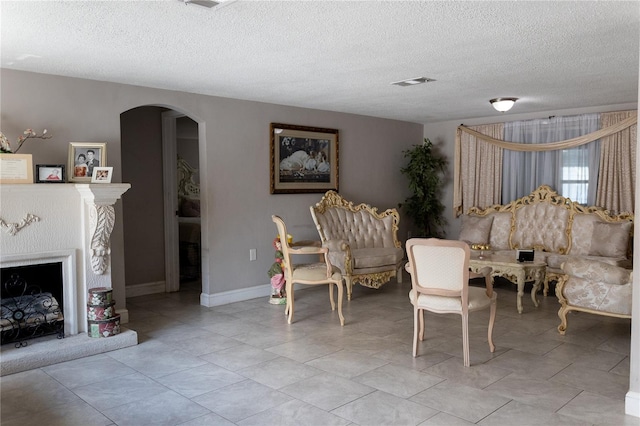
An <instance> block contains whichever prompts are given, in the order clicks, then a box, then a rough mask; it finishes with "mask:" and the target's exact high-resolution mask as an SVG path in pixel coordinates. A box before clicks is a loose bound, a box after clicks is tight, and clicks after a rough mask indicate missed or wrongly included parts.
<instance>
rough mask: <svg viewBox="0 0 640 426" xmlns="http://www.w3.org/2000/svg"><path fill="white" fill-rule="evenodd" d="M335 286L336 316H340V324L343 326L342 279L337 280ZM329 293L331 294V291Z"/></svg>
mask: <svg viewBox="0 0 640 426" xmlns="http://www.w3.org/2000/svg"><path fill="white" fill-rule="evenodd" d="M336 287H338V316H339V317H340V325H341V326H344V316H343V315H342V298H343V297H344V295H343V290H342V281H338V282H337V283H336ZM331 293H332V294H333V291H332V292H331Z"/></svg>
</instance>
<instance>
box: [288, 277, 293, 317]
mask: <svg viewBox="0 0 640 426" xmlns="http://www.w3.org/2000/svg"><path fill="white" fill-rule="evenodd" d="M293 300H294V299H293V285H291V286H289V289H288V290H287V305H288V306H289V320H288V323H289V324H291V323H292V322H293Z"/></svg>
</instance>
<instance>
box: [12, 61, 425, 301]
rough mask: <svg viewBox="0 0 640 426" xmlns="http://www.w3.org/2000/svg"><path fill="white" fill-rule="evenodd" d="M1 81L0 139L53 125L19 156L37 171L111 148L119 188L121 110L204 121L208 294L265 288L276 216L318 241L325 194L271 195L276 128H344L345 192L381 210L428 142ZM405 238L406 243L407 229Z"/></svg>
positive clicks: (392, 128) (339, 120)
mask: <svg viewBox="0 0 640 426" xmlns="http://www.w3.org/2000/svg"><path fill="white" fill-rule="evenodd" d="M0 73H1V74H0V76H1V82H0V85H1V86H0V90H1V91H2V99H1V105H0V106H1V111H2V114H1V117H0V120H1V122H0V126H1V127H0V128H1V129H2V131H3V132H4V133H5V134H7V135H8V136H9V137H10V138H12V137H13V135H15V137H17V136H18V135H19V134H20V132H22V131H23V130H24V129H25V128H26V127H33V128H35V129H41V128H45V127H46V128H47V129H49V132H50V133H51V134H52V135H53V136H54V137H53V138H52V139H50V140H48V141H37V140H36V141H29V142H30V143H27V144H26V145H25V148H24V149H23V150H22V151H24V153H31V154H33V156H34V164H54V163H61V164H62V163H66V160H67V148H68V143H69V142H71V141H84V142H107V144H108V145H107V151H108V153H107V164H108V165H110V166H113V167H114V179H113V181H114V182H120V181H122V160H121V136H120V115H121V114H122V113H123V112H125V111H129V110H130V109H132V108H136V107H139V106H144V105H153V106H162V107H168V108H171V109H174V110H177V111H180V112H184V113H185V114H187V115H188V116H190V117H191V118H192V119H194V120H195V121H197V122H198V123H199V131H200V137H201V140H203V141H204V142H205V143H204V144H202V145H201V146H200V167H199V168H200V178H201V189H202V191H203V206H202V210H203V215H204V217H203V235H206V236H207V238H206V240H204V241H203V242H202V244H203V247H202V249H203V253H204V255H205V257H206V261H205V264H204V265H203V269H204V270H205V274H206V275H205V277H204V278H203V281H204V282H203V291H204V293H206V294H215V293H220V292H227V291H231V290H238V289H243V288H248V287H252V286H257V285H262V284H265V285H266V284H268V282H269V279H268V276H267V270H268V268H269V266H270V265H271V263H272V262H273V249H272V247H271V241H272V240H273V237H274V235H275V233H276V229H275V225H274V224H273V223H272V222H271V215H272V214H280V215H282V216H283V217H284V218H285V220H286V222H287V225H288V226H289V232H290V233H292V234H293V235H294V237H295V239H309V238H317V234H316V231H315V228H314V226H313V222H312V220H311V216H310V213H309V206H310V205H311V204H313V203H315V202H317V201H318V200H319V198H320V194H276V195H271V194H270V193H269V123H270V122H282V123H288V124H298V125H305V126H314V127H327V128H336V129H339V130H340V192H341V193H342V194H343V195H344V196H345V197H346V198H348V199H350V200H352V201H354V202H368V203H371V204H373V205H375V206H377V207H379V208H380V209H385V208H388V207H395V206H397V204H398V203H399V202H401V201H402V200H403V199H404V198H406V196H407V195H408V191H407V189H406V186H407V184H406V180H405V179H404V177H403V176H402V175H401V174H400V173H399V169H400V167H402V165H403V163H404V159H403V157H402V151H403V150H405V149H407V148H409V147H410V146H411V145H413V144H418V143H421V142H422V137H423V126H422V124H417V123H408V122H401V121H394V120H384V119H378V118H372V117H365V116H358V115H352V114H342V113H335V112H329V111H318V110H310V109H303V108H294V107H287V106H280V105H272V104H265V103H259V102H249V101H241V100H233V99H226V98H217V97H211V96H202V95H195V94H190V93H183V92H173V91H167V90H160V89H153V88H144V87H137V86H129V85H122V84H115V83H108V82H97V81H90V80H82V79H74V78H66V77H58V76H51V75H45V74H36V73H26V72H21V71H13V70H5V69H2V70H0ZM22 151H21V152H22ZM159 185H160V182H159ZM131 194H134V193H133V192H132V193H130V194H125V195H124V197H128V196H131ZM141 214H142V213H141ZM122 217H123V216H122V202H118V204H117V220H116V227H115V229H114V232H113V234H112V272H113V282H114V284H113V285H114V297H115V298H116V299H117V300H118V301H119V303H120V301H123V302H124V298H125V288H124V287H125V266H124V255H123V251H124V250H123V248H124V230H123V224H122ZM401 226H403V227H404V226H405V225H404V223H401ZM131 232H132V233H134V236H133V238H145V237H146V233H145V230H144V229H134V230H131ZM401 235H406V230H405V229H403V230H401ZM128 238H129V233H128V235H127V239H128ZM251 248H256V249H257V253H258V258H257V261H254V262H250V261H249V249H251ZM145 255H147V253H146V252H142V253H140V256H145ZM127 283H128V280H127Z"/></svg>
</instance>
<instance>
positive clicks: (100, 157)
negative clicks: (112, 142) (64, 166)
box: [68, 142, 107, 183]
mask: <svg viewBox="0 0 640 426" xmlns="http://www.w3.org/2000/svg"><path fill="white" fill-rule="evenodd" d="M106 165H107V144H106V143H102V142H100V143H95V142H69V161H68V174H69V182H84V183H88V182H91V178H92V176H93V170H94V169H95V168H96V167H105V166H106Z"/></svg>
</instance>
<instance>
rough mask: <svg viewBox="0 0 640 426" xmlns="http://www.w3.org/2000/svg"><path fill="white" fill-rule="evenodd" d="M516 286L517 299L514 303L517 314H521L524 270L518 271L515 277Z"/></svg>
mask: <svg viewBox="0 0 640 426" xmlns="http://www.w3.org/2000/svg"><path fill="white" fill-rule="evenodd" d="M516 280H517V283H516V284H517V285H518V299H517V301H516V306H517V307H518V313H519V314H521V313H522V296H523V295H524V282H525V273H524V270H522V271H518V274H517V276H516Z"/></svg>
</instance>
